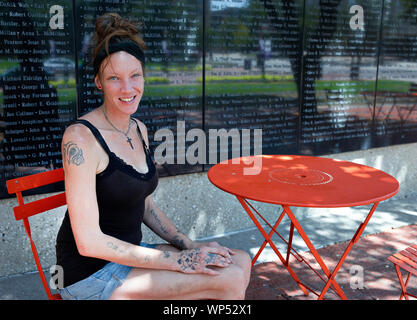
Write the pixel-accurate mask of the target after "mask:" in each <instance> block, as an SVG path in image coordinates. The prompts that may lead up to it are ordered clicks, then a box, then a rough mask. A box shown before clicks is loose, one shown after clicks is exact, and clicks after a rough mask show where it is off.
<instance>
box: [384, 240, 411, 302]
mask: <svg viewBox="0 0 417 320" xmlns="http://www.w3.org/2000/svg"><path fill="white" fill-rule="evenodd" d="M387 259H388V260H389V261H391V262H392V263H393V264H394V267H395V270H396V272H397V276H398V280H399V281H400V285H401V291H402V292H401V296H400V299H402V298H403V297H405V298H406V299H407V300H408V296H411V297H414V298H417V296H415V295H413V294H411V293H409V292H407V291H406V290H407V285H408V281H409V280H410V276H411V275H414V276H417V245H412V246H410V247H408V248H406V249H404V250H402V251H400V252H397V253H395V254H393V255H392V256H390V257H388V258H387ZM400 268H401V269H403V270H405V271H407V272H408V276H407V280H406V282H405V283H404V282H403V278H402V275H401V271H400Z"/></svg>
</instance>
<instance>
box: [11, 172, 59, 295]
mask: <svg viewBox="0 0 417 320" xmlns="http://www.w3.org/2000/svg"><path fill="white" fill-rule="evenodd" d="M63 180H64V170H63V169H62V168H60V169H55V170H51V171H46V172H41V173H37V174H32V175H29V176H25V177H21V178H16V179H11V180H8V181H7V182H6V185H7V190H8V192H9V193H10V194H16V197H17V202H18V206H16V207H14V208H13V211H14V215H15V219H16V220H23V224H24V227H25V230H26V233H27V235H28V237H29V240H30V246H31V249H32V252H33V257H34V258H35V262H36V267H37V269H38V271H39V276H40V277H41V280H42V284H43V286H44V288H45V291H46V294H47V296H48V299H49V300H61V296H60V295H59V294H52V293H51V290H50V289H49V286H48V282H47V281H46V278H45V274H44V272H43V270H42V265H41V263H40V261H39V256H38V251H37V250H36V247H35V243H34V242H33V239H32V235H31V231H30V224H29V219H28V218H29V217H30V216H34V215H36V214H39V213H42V212H45V211H48V210H51V209H54V208H58V207H61V206H63V205H65V204H66V203H67V201H66V198H65V192H62V193H59V194H55V195H52V196H48V197H46V198H42V199H40V200H35V201H32V202H29V203H24V201H23V196H22V191H26V190H31V189H34V188H38V187H42V186H45V185H49V184H52V183H56V182H60V181H63Z"/></svg>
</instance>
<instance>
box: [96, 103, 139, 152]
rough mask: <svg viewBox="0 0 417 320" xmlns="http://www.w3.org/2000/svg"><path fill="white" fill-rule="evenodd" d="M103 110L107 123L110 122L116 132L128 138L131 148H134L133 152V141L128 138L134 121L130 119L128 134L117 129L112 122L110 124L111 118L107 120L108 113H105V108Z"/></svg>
mask: <svg viewBox="0 0 417 320" xmlns="http://www.w3.org/2000/svg"><path fill="white" fill-rule="evenodd" d="M101 110H103V114H104V118H106V120H107V122H108V123H110V125H111V126H112V127H113V129H114V130H116V131H117V132H120V133H123V135H124V136H125V137H126V141H127V142H128V143H129V144H130V147H131V148H132V150H133V149H134V148H133V144H132V139H130V138H129V136H128V134H129V131H130V128H131V127H132V119H131V118H129V127H128V128H127V131H126V132H124V131H122V130H119V129H117V128H116V127H115V126H114V125H113V123H111V122H110V120H109V118H107V115H106V112H105V111H104V107H103V108H102V109H101Z"/></svg>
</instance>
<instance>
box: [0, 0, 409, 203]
mask: <svg viewBox="0 0 417 320" xmlns="http://www.w3.org/2000/svg"><path fill="white" fill-rule="evenodd" d="M104 12H117V13H119V14H120V15H122V16H124V17H128V18H131V19H133V20H135V21H138V22H142V29H141V30H142V33H143V37H144V39H145V41H146V43H147V62H146V82H145V95H144V97H143V98H142V101H141V103H140V107H139V109H138V111H137V113H136V114H135V116H136V117H138V118H139V119H141V120H142V121H143V122H145V124H146V125H147V127H148V130H149V138H150V144H151V147H152V148H153V149H154V150H155V149H158V148H160V147H161V144H162V145H165V146H166V150H165V151H164V154H165V155H167V154H169V155H172V157H173V158H172V159H171V160H172V161H167V162H166V163H161V162H162V161H159V162H160V163H159V165H158V170H159V172H160V175H161V176H164V175H176V174H182V173H190V172H201V171H202V170H207V168H208V167H209V166H210V165H211V164H213V163H214V162H213V161H210V162H209V156H208V154H209V149H210V146H209V143H210V139H209V138H208V137H209V133H210V132H213V130H214V131H215V130H220V129H224V131H225V133H226V137H227V135H228V134H230V137H229V138H230V139H229V140H228V141H226V143H227V145H228V146H229V154H228V155H227V156H228V157H231V156H234V155H236V154H244V153H245V152H246V154H247V153H248V152H249V153H251V154H252V153H253V152H255V141H254V140H255V136H254V131H255V130H256V129H262V153H264V154H268V153H269V154H288V153H290V154H310V155H311V154H312V155H321V154H330V153H333V154H334V153H339V152H343V151H354V150H366V149H369V148H372V147H378V146H387V145H394V144H400V143H408V142H415V141H417V110H416V106H417V84H416V83H417V81H416V80H415V79H417V50H416V48H417V43H416V42H417V22H416V21H417V19H416V18H417V3H416V2H415V1H408V0H398V1H393V0H234V1H228V0H211V1H209V0H205V1H195V0H161V1H149V0H74V1H63V0H61V1H60V0H54V1H52V0H47V1H42V2H40V1H34V0H19V1H1V2H0V43H1V48H0V198H5V197H8V195H7V191H6V190H5V181H6V180H8V179H11V178H13V177H17V176H21V175H26V174H29V173H34V172H39V171H44V170H49V169H51V168H55V167H60V166H62V163H61V156H60V139H61V137H62V133H63V130H64V128H65V126H66V125H68V124H69V123H70V122H71V121H72V120H74V119H75V118H76V117H77V116H80V115H83V114H85V113H86V112H88V111H90V110H92V109H93V108H95V107H97V106H99V105H100V104H101V102H102V97H101V95H100V92H99V91H98V90H96V88H95V85H94V83H93V75H92V66H91V64H90V48H89V44H90V39H91V35H92V33H93V30H94V21H95V19H96V17H97V16H99V15H101V14H102V13H104ZM181 125H184V126H183V127H182V126H181ZM193 129H195V130H194V131H193ZM244 129H249V130H251V132H252V136H251V142H252V143H251V144H250V145H249V146H244V145H243V143H241V144H239V145H238V150H233V148H232V146H233V147H236V144H234V143H232V136H233V135H232V132H234V133H235V132H237V134H238V139H241V142H243V131H244ZM161 130H162V131H161ZM236 130H237V131H236ZM168 133H170V134H172V136H170V135H168ZM191 133H193V134H191ZM197 133H198V134H197ZM172 137H173V138H174V139H173V140H172V139H170V138H172ZM197 139H201V140H200V141H198V142H199V144H198V146H199V147H200V148H197V149H196V145H197V144H196V141H197ZM169 141H170V142H169ZM168 142H169V143H168ZM201 143H202V145H201ZM219 145H220V144H219ZM201 146H203V147H201ZM247 147H248V148H249V150H244V148H247ZM181 148H182V149H185V151H186V152H190V153H194V155H193V156H194V158H193V159H198V161H195V162H193V163H189V162H187V161H185V162H184V161H183V155H181V154H180V153H181V150H180V149H181ZM183 151H184V150H183ZM217 151H218V150H217ZM236 152H237V153H236ZM197 153H198V155H196V154H197ZM202 153H204V154H202ZM218 153H219V152H218ZM187 159H188V158H187ZM218 160H220V158H218ZM44 191H45V190H44ZM39 192H43V191H42V190H40V191H39Z"/></svg>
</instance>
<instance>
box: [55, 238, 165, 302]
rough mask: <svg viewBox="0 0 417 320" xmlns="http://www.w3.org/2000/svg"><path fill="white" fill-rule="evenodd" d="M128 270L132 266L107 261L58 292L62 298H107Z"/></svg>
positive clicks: (147, 245)
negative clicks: (102, 265)
mask: <svg viewBox="0 0 417 320" xmlns="http://www.w3.org/2000/svg"><path fill="white" fill-rule="evenodd" d="M140 245H141V246H142V247H147V248H156V246H157V245H156V244H148V243H143V242H142V243H141V244H140ZM130 270H132V267H129V266H125V265H121V264H118V263H114V262H109V263H107V264H106V265H105V266H104V267H103V268H101V269H100V270H98V271H97V272H95V273H93V274H92V275H91V276H89V277H88V278H85V279H83V280H80V281H78V282H76V283H74V284H72V285H69V286H67V287H65V288H62V289H59V294H60V295H61V297H62V299H64V300H108V299H109V298H110V296H111V295H112V293H113V291H114V290H115V289H116V288H117V287H118V286H120V285H121V284H122V283H123V282H124V281H125V279H126V278H127V276H128V274H129V272H130Z"/></svg>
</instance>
